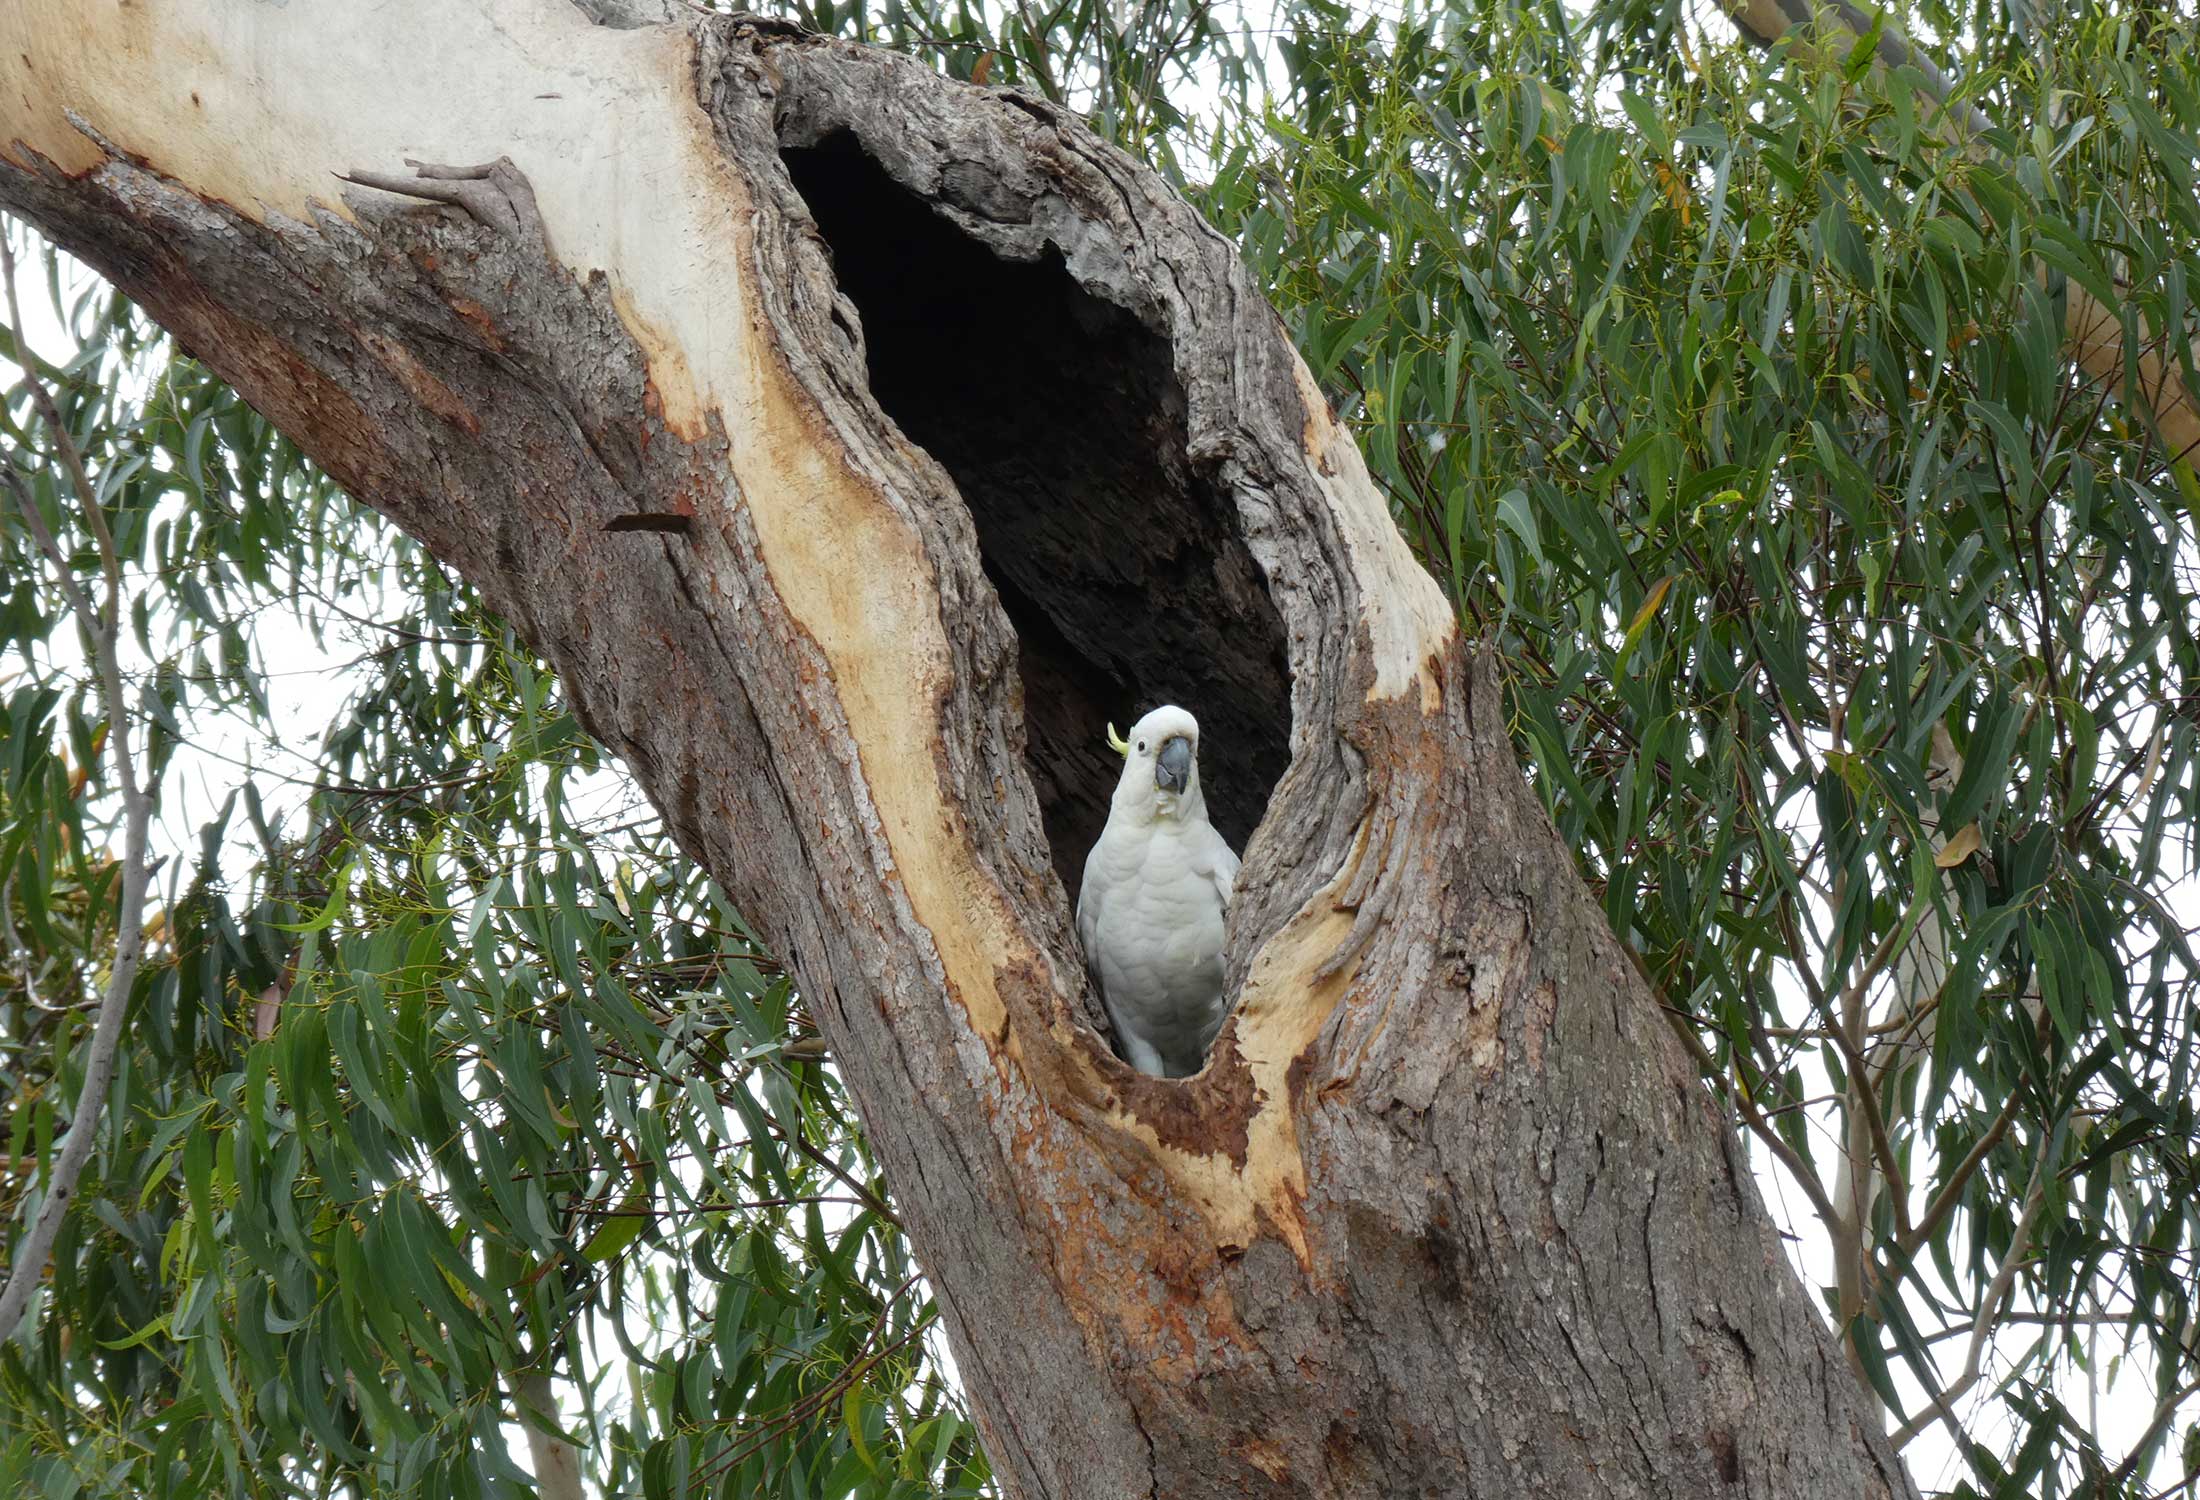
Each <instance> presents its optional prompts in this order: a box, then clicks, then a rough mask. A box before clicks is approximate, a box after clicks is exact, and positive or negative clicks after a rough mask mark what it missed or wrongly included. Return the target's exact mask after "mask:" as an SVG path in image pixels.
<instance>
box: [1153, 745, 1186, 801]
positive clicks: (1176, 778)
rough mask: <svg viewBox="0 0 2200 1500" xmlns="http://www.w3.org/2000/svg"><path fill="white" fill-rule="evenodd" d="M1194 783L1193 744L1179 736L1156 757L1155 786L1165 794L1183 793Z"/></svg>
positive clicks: (1154, 769)
mask: <svg viewBox="0 0 2200 1500" xmlns="http://www.w3.org/2000/svg"><path fill="white" fill-rule="evenodd" d="M1191 781H1192V742H1191V741H1190V740H1188V739H1186V738H1184V736H1183V735H1181V734H1180V735H1177V736H1175V737H1174V738H1172V739H1170V740H1169V741H1168V743H1166V744H1164V745H1163V746H1162V747H1161V753H1160V754H1159V755H1157V756H1155V757H1154V762H1153V784H1154V785H1155V786H1157V787H1159V788H1161V790H1163V791H1164V792H1178V793H1181V792H1182V791H1183V790H1184V788H1185V787H1187V786H1189V785H1191Z"/></svg>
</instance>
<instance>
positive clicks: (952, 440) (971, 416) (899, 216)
mask: <svg viewBox="0 0 2200 1500" xmlns="http://www.w3.org/2000/svg"><path fill="white" fill-rule="evenodd" d="M782 155H783V156H784V157H785V160H786V163H787V169H788V171H789V172H790V173H791V174H792V175H793V178H794V184H795V187H796V189H797V190H798V191H799V192H800V193H801V194H802V197H803V199H804V200H805V201H806V202H807V203H808V204H809V208H810V213H811V216H812V217H813V218H814V219H815V220H816V222H817V227H818V230H819V232H820V233H821V234H822V235H823V237H824V239H825V242H826V244H827V245H828V246H829V247H830V249H831V251H832V256H833V266H834V271H835V274H836V275H837V277H838V279H839V282H840V287H841V290H842V291H843V292H845V293H846V294H847V296H848V298H849V300H850V301H852V302H854V303H855V305H856V308H857V310H858V311H859V312H860V313H861V315H862V319H863V333H864V339H865V343H866V347H867V349H868V353H869V358H870V378H871V389H872V393H873V395H874V396H875V397H876V399H877V401H878V403H879V406H880V407H881V408H882V409H883V410H884V411H885V412H886V414H887V415H888V416H889V417H891V418H893V420H894V421H895V422H896V423H897V424H899V426H900V427H901V430H902V431H903V432H904V433H905V434H907V435H908V437H909V438H910V440H911V441H913V442H915V443H917V444H918V445H919V446H921V447H923V448H924V449H925V450H926V451H927V452H929V453H930V454H931V455H932V456H933V457H934V458H935V459H937V460H938V461H939V463H940V464H941V466H942V467H944V468H945V469H946V470H947V471H948V473H949V474H951V475H952V476H953V477H954V480H955V484H956V486H957V488H959V489H960V490H961V491H962V495H963V498H964V500H965V501H966V502H967V503H968V504H969V506H970V512H971V515H972V517H973V519H974V520H975V522H976V525H977V532H978V544H979V548H980V551H981V553H982V554H983V559H984V566H985V570H986V575H987V577H988V578H990V579H991V580H992V583H993V586H994V588H995V589H996V590H998V592H999V594H1000V598H1001V604H1002V606H1003V608H1004V609H1005V610H1006V611H1007V613H1008V617H1009V621H1010V623H1011V624H1012V625H1013V626H1014V627H1015V630H1016V634H1017V638H1018V640H1019V643H1020V649H1021V658H1022V669H1023V682H1024V714H1025V720H1026V724H1027V728H1028V734H1029V757H1030V768H1031V776H1032V781H1033V784H1034V785H1035V787H1036V788H1037V790H1038V796H1039V810H1040V814H1041V816H1042V818H1043V820H1044V822H1045V826H1046V833H1047V838H1048V841H1049V843H1050V844H1051V845H1052V849H1053V855H1054V864H1055V868H1056V869H1057V870H1058V871H1059V872H1060V873H1061V877H1062V882H1063V884H1064V885H1065V886H1066V887H1067V888H1068V889H1069V892H1070V896H1071V900H1072V901H1073V902H1074V900H1075V899H1076V895H1077V890H1078V887H1079V885H1080V883H1081V881H1082V879H1083V875H1084V865H1085V854H1086V851H1087V850H1088V849H1090V848H1091V846H1092V842H1093V840H1094V839H1096V838H1098V837H1099V834H1100V829H1101V826H1102V825H1103V824H1104V823H1105V822H1106V821H1107V811H1108V797H1109V794H1110V793H1111V792H1112V791H1113V790H1114V787H1115V781H1116V776H1117V774H1118V772H1119V771H1120V770H1121V762H1120V761H1119V760H1117V759H1116V757H1115V756H1114V755H1113V754H1111V753H1110V752H1109V750H1108V749H1107V746H1106V743H1105V739H1104V729H1103V726H1104V725H1105V724H1106V723H1108V722H1109V721H1111V720H1112V721H1113V722H1114V723H1115V725H1116V726H1117V727H1118V728H1119V729H1125V730H1127V729H1128V728H1129V727H1130V725H1131V723H1132V722H1133V721H1134V720H1135V719H1137V718H1138V716H1139V715H1140V714H1142V713H1144V712H1145V711H1146V710H1148V709H1150V708H1153V707H1155V706H1157V705H1159V704H1162V703H1177V704H1181V705H1182V706H1183V707H1185V708H1188V709H1190V710H1191V711H1192V713H1193V714H1195V715H1196V716H1197V717H1198V719H1199V722H1200V740H1201V746H1200V779H1201V782H1202V784H1203V785H1204V786H1205V788H1206V792H1207V804H1208V809H1209V813H1210V816H1211V817H1212V818H1213V820H1214V824H1215V827H1216V828H1218V829H1219V830H1221V832H1222V834H1223V836H1224V837H1225V838H1227V839H1228V840H1229V841H1230V843H1231V844H1232V846H1233V847H1235V848H1236V849H1238V851H1239V852H1240V853H1242V852H1243V851H1244V848H1245V841H1246V839H1247V838H1248V837H1249V836H1250V835H1251V834H1252V831H1253V827H1254V825H1255V824H1256V823H1258V822H1259V821H1260V816H1261V813H1262V811H1263V809H1265V808H1266V806H1267V803H1268V794H1269V792H1270V790H1271V789H1272V788H1273V787H1274V786H1275V783H1276V780H1277V778H1278V777H1280V776H1281V775H1282V774H1283V770H1284V766H1285V764H1286V763H1287V761H1288V760H1289V755H1290V751H1289V732H1290V703H1291V698H1290V673H1289V667H1288V664H1287V659H1286V657H1285V653H1284V638H1283V627H1282V623H1281V621H1280V620H1279V619H1278V618H1277V616H1276V612H1275V608H1274V606H1273V605H1272V604H1271V603H1270V601H1269V598H1268V594H1267V590H1266V588H1265V586H1264V584H1263V581H1262V579H1261V575H1260V571H1259V569H1258V568H1257V567H1256V566H1255V564H1254V562H1253V559H1252V556H1251V554H1250V553H1249V552H1248V551H1247V550H1246V548H1245V545H1244V543H1243V541H1242V540H1241V539H1240V538H1239V536H1238V533H1237V517H1236V511H1235V507H1234V506H1233V505H1232V504H1231V502H1230V499H1229V496H1228V495H1227V494H1226V493H1224V492H1223V491H1222V490H1220V489H1219V488H1218V487H1216V486H1215V485H1213V484H1211V483H1210V482H1208V480H1207V479H1206V478H1204V477H1203V476H1201V475H1199V474H1197V473H1195V472H1194V471H1193V469H1192V466H1191V464H1190V462H1189V460H1188V458H1187V455H1186V448H1187V437H1186V421H1185V403H1184V393H1183V390H1182V388H1181V387H1180V386H1179V384H1178V382H1177V379H1176V374H1175V371H1174V369H1173V367H1172V365H1171V361H1170V351H1169V347H1168V344H1167V343H1166V341H1165V340H1164V339H1163V338H1162V337H1161V336H1160V335H1159V334H1157V333H1156V332H1154V331H1153V330H1152V329H1150V328H1148V327H1147V326H1146V325H1145V324H1144V323H1142V322H1140V321H1139V320H1138V319H1137V318H1136V317H1134V316H1133V315H1132V314H1131V313H1129V312H1127V311H1125V310H1124V309H1122V308H1119V307H1117V306H1115V305H1114V304H1113V303H1110V302H1106V301H1103V300H1102V299H1101V298H1099V297H1097V296H1095V295H1093V294H1092V293H1090V292H1088V291H1086V290H1085V288H1084V287H1082V286H1081V285H1079V284H1078V282H1077V281H1076V280H1075V278H1073V277H1072V276H1071V275H1070V273H1069V271H1068V270H1067V268H1066V267H1065V266H1064V264H1063V260H1062V257H1061V255H1060V254H1059V253H1058V252H1056V251H1055V250H1054V248H1053V247H1052V246H1049V247H1048V251H1047V254H1046V255H1045V257H1044V258H1043V259H1041V260H1038V261H1017V260H1007V259H1003V258H1001V257H999V256H997V255H995V254H994V253H993V252H992V251H991V250H990V249H988V248H987V247H986V246H985V245H984V244H982V243H980V242H979V241H978V240H976V239H973V238H972V237H971V236H969V235H968V234H966V233H964V232H963V231H962V230H961V229H959V228H958V227H956V225H955V224H954V223H952V222H951V221H950V220H948V219H946V218H944V217H943V216H941V215H940V214H938V213H936V212H934V211H933V210H932V209H931V208H930V207H929V206H928V205H927V204H926V203H925V202H924V201H923V200H922V199H921V198H919V197H918V196H917V195H916V194H914V193H911V192H909V191H908V190H907V189H905V188H903V187H902V186H901V185H900V184H899V183H897V182H895V181H894V180H893V179H892V178H891V177H890V176H888V175H887V173H886V172H885V171H884V170H883V169H882V168H881V167H879V165H878V164H877V163H876V162H874V161H872V159H871V158H870V157H868V156H866V155H865V154H864V153H863V150H862V148H861V146H860V145H859V144H858V143H857V141H856V140H855V138H854V137H853V136H852V135H850V134H848V133H847V132H841V133H839V134H835V135H830V136H827V137H825V138H824V139H823V140H822V141H820V142H819V143H818V144H816V145H814V146H805V147H790V148H788V149H786V150H785V151H783V152H782Z"/></svg>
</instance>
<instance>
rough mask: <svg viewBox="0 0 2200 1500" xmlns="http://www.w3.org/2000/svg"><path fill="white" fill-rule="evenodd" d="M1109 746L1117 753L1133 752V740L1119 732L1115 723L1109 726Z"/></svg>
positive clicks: (1127, 753) (1126, 753)
mask: <svg viewBox="0 0 2200 1500" xmlns="http://www.w3.org/2000/svg"><path fill="white" fill-rule="evenodd" d="M1108 748H1109V749H1110V750H1113V751H1114V752H1115V753H1116V754H1117V755H1129V754H1130V753H1131V742H1130V741H1129V740H1126V739H1124V738H1123V736H1121V735H1119V734H1117V733H1116V732H1115V726H1114V725H1113V724H1110V725H1109V726H1108Z"/></svg>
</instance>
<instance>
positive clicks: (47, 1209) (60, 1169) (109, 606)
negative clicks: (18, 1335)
mask: <svg viewBox="0 0 2200 1500" xmlns="http://www.w3.org/2000/svg"><path fill="white" fill-rule="evenodd" d="M0 279H4V280H5V281H6V283H7V299H8V322H9V325H10V327H11V328H12V329H13V330H14V331H15V335H16V338H17V339H18V340H20V339H21V338H22V329H23V313H22V307H21V304H20V299H19V298H18V297H17V296H16V291H15V249H14V246H13V245H11V244H10V243H9V241H8V238H7V236H6V235H5V234H0ZM28 368H29V367H28V364H27V363H26V365H25V369H26V372H27V371H28ZM28 379H29V381H30V384H31V387H32V390H33V392H34V395H35V398H36V400H37V402H38V406H39V410H40V411H41V413H42V414H43V415H44V416H45V418H46V423H47V426H48V427H49V428H50V429H51V430H52V432H53V438H54V444H55V446H56V448H57V449H58V450H59V452H60V454H61V456H62V461H63V463H64V465H65V466H66V467H67V469H68V471H69V475H70V480H71V484H72V487H73V488H74V489H75V492H76V497H77V501H78V503H79V504H80V505H81V506H82V507H83V508H84V514H85V524H86V526H88V527H89V528H90V529H91V532H92V535H93V536H94V537H95V538H96V539H97V541H98V545H99V554H100V564H101V567H102V569H103V571H104V572H105V574H106V577H107V595H106V598H105V600H104V601H102V606H101V607H100V608H98V609H94V608H93V606H92V601H91V600H90V599H89V598H88V597H87V596H86V595H85V593H84V591H83V589H82V588H81V587H79V586H78V585H77V583H76V581H75V579H74V578H73V577H71V576H70V571H69V559H68V556H67V554H66V553H64V552H63V551H62V550H61V546H60V544H59V543H58V542H57V541H56V540H55V539H54V535H53V533H52V532H51V531H50V530H48V529H47V526H46V521H45V518H44V517H43V516H41V515H40V514H39V513H38V504H37V501H36V499H35V498H34V497H33V495H32V494H31V490H30V486H28V485H27V484H25V483H24V482H23V478H22V476H21V475H20V474H18V473H17V472H16V471H15V466H14V464H13V463H12V462H9V463H7V464H6V465H5V466H4V467H0V473H4V474H5V475H6V482H7V485H8V488H9V489H11V490H12V491H14V493H15V497H16V500H17V502H18V504H19V505H20V506H21V508H22V511H23V518H24V521H25V523H26V524H27V525H28V526H29V527H30V530H31V534H32V535H33V536H34V537H36V538H37V540H38V545H39V547H40V548H41V550H43V551H44V552H45V554H46V555H47V557H49V558H50V559H52V561H53V565H54V568H55V571H56V572H58V573H59V574H60V576H61V579H62V583H63V591H64V592H65V594H66V595H67V597H68V601H69V608H70V609H71V611H73V612H74V613H75V615H76V618H77V624H78V626H79V627H80V628H81V629H82V630H83V632H84V634H85V636H86V638H87V639H88V640H89V642H90V644H91V647H92V655H93V658H94V662H95V665H96V667H97V671H98V674H99V689H100V699H101V705H102V707H103V708H104V710H105V712H106V715H107V749H108V753H109V755H110V756H111V757H112V758H113V761H114V767H115V779H116V781H117V783H118V784H119V785H120V787H121V789H122V826H123V838H122V889H121V893H120V900H119V902H118V903H117V905H116V908H115V961H114V968H113V969H112V970H111V971H110V972H109V973H108V976H107V992H106V995H105V997H104V998H103V999H102V1000H101V1001H100V1006H99V1019H98V1022H97V1023H96V1024H95V1025H94V1027H93V1029H92V1040H91V1047H90V1050H89V1051H88V1052H87V1053H86V1054H85V1059H84V1083H83V1087H82V1088H81V1089H79V1090H78V1092H77V1098H76V1108H75V1110H74V1111H72V1112H71V1114H70V1116H69V1133H68V1135H67V1137H66V1138H65V1139H64V1140H63V1141H62V1143H61V1150H60V1153H59V1154H58V1155H57V1156H56V1157H55V1158H54V1164H53V1170H52V1172H51V1173H50V1174H49V1176H48V1177H47V1179H46V1196H45V1199H44V1201H43V1202H41V1203H40V1204H39V1206H38V1213H37V1216H36V1217H35V1218H33V1219H32V1221H31V1227H30V1230H29V1232H28V1233H26V1234H25V1235H24V1236H23V1238H22V1239H21V1240H20V1241H18V1242H17V1244H16V1247H15V1253H14V1256H13V1258H12V1260H11V1261H10V1263H9V1266H8V1280H7V1285H6V1287H5V1288H4V1289H0V1338H5V1337H7V1336H9V1335H10V1334H12V1333H13V1332H14V1330H15V1326H16V1324H17V1323H19V1322H21V1321H22V1317H23V1312H24V1309H25V1308H27V1307H28V1306H29V1305H30V1299H31V1293H32V1291H33V1290H34V1289H35V1288H36V1287H37V1286H38V1283H39V1280H40V1278H41V1277H42V1276H43V1275H44V1274H45V1269H46V1260H47V1257H48V1256H50V1255H51V1254H52V1253H53V1246H54V1241H55V1239H56V1238H58V1237H59V1236H60V1233H61V1220H62V1216H63V1214H65V1213H66V1212H67V1210H68V1206H69V1199H70V1198H71V1197H72V1196H73V1195H74V1194H75V1192H76V1185H77V1181H78V1179H79V1178H81V1177H82V1176H83V1174H84V1164H85V1163H86V1162H87V1161H89V1160H90V1159H91V1154H92V1145H93V1142H94V1140H95V1138H96V1136H97V1135H98V1127H99V1117H100V1114H101V1113H102V1111H104V1110H105V1108H106V1105H107V1087H108V1085H109V1083H111V1082H112V1081H113V1079H114V1071H115V1052H116V1050H117V1049H118V1047H119V1046H120V1045H121V1042H122V1021H123V1016H124V1013H125V1012H126V1011H127V1010H128V1009H129V1005H130V991H131V989H132V988H133V987H134V986H135V984H136V982H137V971H138V961H139V959H140V958H141V957H142V956H143V954H144V945H145V933H144V921H145V887H146V883H147V876H148V874H149V870H148V867H147V863H146V835H147V829H148V825H149V824H150V823H151V821H152V810H153V797H152V792H151V790H150V788H148V787H145V786H141V785H140V784H139V782H138V773H137V761H136V759H135V757H134V756H133V754H132V751H131V746H130V717H129V714H128V713H127V712H126V711H125V708H124V705H123V692H122V660H121V656H120V654H119V652H118V651H117V648H116V643H115V637H116V612H117V610H119V609H120V607H121V571H122V568H121V560H120V558H119V557H118V556H117V555H116V552H115V544H114V537H113V536H112V535H111V534H110V533H109V531H108V528H107V521H106V517H105V515H104V514H102V512H101V510H100V506H99V498H98V496H97V495H96V494H95V493H94V491H93V489H92V485H91V481H90V478H89V476H88V475H87V474H86V472H85V468H84V461H83V455H82V454H81V453H79V452H78V451H77V448H76V444H75V442H74V441H73V440H72V439H71V438H70V436H69V431H68V428H67V427H66V426H65V425H64V424H63V423H62V421H61V419H60V418H61V413H60V409H59V407H58V406H57V405H56V404H55V402H54V399H53V396H52V393H51V392H49V391H47V390H46V388H45V385H44V383H43V382H42V381H40V380H39V379H38V378H37V377H36V375H35V374H31V375H28Z"/></svg>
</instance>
